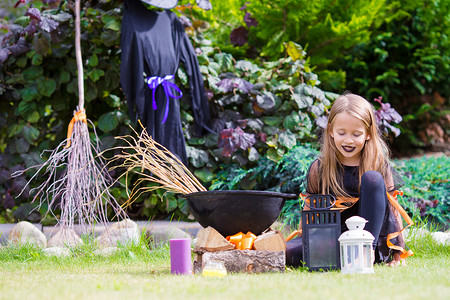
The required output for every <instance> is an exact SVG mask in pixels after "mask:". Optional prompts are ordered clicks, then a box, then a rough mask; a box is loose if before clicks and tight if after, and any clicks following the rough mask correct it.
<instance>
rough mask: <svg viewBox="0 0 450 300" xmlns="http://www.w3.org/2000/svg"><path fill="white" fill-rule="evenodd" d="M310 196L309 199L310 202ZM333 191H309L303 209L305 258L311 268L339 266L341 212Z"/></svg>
mask: <svg viewBox="0 0 450 300" xmlns="http://www.w3.org/2000/svg"><path fill="white" fill-rule="evenodd" d="M308 199H309V203H308ZM335 203H336V199H335V198H334V197H333V196H332V195H315V194H314V195H309V196H308V197H307V198H306V201H305V205H306V206H308V207H309V210H303V211H302V229H303V261H304V262H305V267H307V268H309V269H310V270H312V271H314V270H335V269H340V267H341V266H340V258H339V241H338V238H339V236H340V234H341V212H340V211H339V210H337V209H331V208H332V206H333V205H334V204H335Z"/></svg>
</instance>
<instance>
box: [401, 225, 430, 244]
mask: <svg viewBox="0 0 450 300" xmlns="http://www.w3.org/2000/svg"><path fill="white" fill-rule="evenodd" d="M429 234H430V232H429V231H428V230H426V229H425V228H423V227H419V228H416V227H412V228H407V229H406V230H405V231H403V237H404V238H405V241H411V240H412V239H422V238H424V237H426V236H427V235H429Z"/></svg>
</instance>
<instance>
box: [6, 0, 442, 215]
mask: <svg viewBox="0 0 450 300" xmlns="http://www.w3.org/2000/svg"><path fill="white" fill-rule="evenodd" d="M14 3H15V2H13V1H9V6H6V7H7V9H6V10H4V11H3V12H6V14H5V17H4V18H3V19H2V21H1V22H2V23H1V25H2V27H1V29H0V30H1V48H0V62H1V63H2V68H1V69H0V97H1V101H0V106H1V114H0V125H2V126H1V127H0V128H1V129H0V131H1V135H0V193H1V194H2V198H1V199H0V216H1V218H2V220H3V221H12V220H14V219H20V218H30V216H31V215H29V214H28V212H29V211H30V210H31V209H32V208H33V204H30V203H29V202H30V199H31V197H30V195H29V190H28V189H25V190H24V191H23V193H22V194H21V196H20V197H17V196H18V195H19V193H20V192H21V191H22V189H23V187H24V186H25V183H26V181H27V180H28V178H29V176H30V175H31V173H28V174H27V176H28V177H18V178H14V179H12V178H11V177H10V174H11V173H12V172H13V171H17V170H20V169H24V168H26V167H30V166H32V165H35V164H39V163H40V162H42V160H44V159H46V155H47V154H46V153H45V152H43V151H44V150H46V149H53V148H54V147H55V146H56V145H57V144H59V143H60V142H61V141H63V140H64V139H65V138H66V132H67V125H68V123H69V121H70V119H71V118H72V115H73V110H75V109H76V104H77V102H78V95H77V92H78V91H77V88H76V87H77V83H76V65H75V55H74V42H73V40H74V30H73V12H72V10H71V6H72V2H71V1H67V0H42V1H38V0H33V1H31V3H32V5H33V6H32V7H30V6H29V5H28V8H31V9H28V8H26V7H25V6H23V5H19V6H18V7H17V8H15V9H14V8H12V6H13V5H14ZM211 3H212V4H213V9H212V10H211V11H205V10H203V9H200V8H199V7H198V6H197V5H196V4H195V1H180V4H181V6H179V7H178V8H177V9H176V10H175V11H176V12H177V14H178V15H179V16H180V19H181V20H182V21H183V22H184V23H185V26H186V31H187V33H188V34H189V36H190V37H191V41H192V43H193V45H194V47H195V48H196V49H197V51H198V60H199V64H200V68H201V71H202V74H203V76H204V83H205V87H206V88H207V92H208V97H209V101H210V107H211V114H212V116H213V121H214V122H213V123H214V130H215V131H216V134H209V135H205V136H202V137H198V136H195V135H194V134H193V132H192V130H191V127H192V124H193V117H192V114H191V111H190V104H189V100H188V99H187V98H184V99H181V106H182V110H181V115H182V120H183V127H184V131H185V136H186V141H187V145H188V149H187V150H188V156H189V162H190V168H191V170H192V171H193V172H194V174H195V175H196V176H197V177H198V178H199V179H200V180H201V181H202V182H203V184H204V185H205V186H207V187H208V188H226V187H228V188H246V189H247V188H249V189H250V188H253V189H274V190H282V191H286V192H287V191H291V192H297V191H299V190H301V188H302V185H301V182H302V181H301V177H302V176H304V173H302V172H304V167H305V166H306V165H307V163H308V162H309V159H311V157H312V156H314V155H313V154H314V153H315V151H316V150H315V149H317V142H318V139H317V138H318V133H319V132H320V129H319V127H320V126H319V125H318V124H317V122H318V121H320V120H321V119H322V117H324V116H326V113H327V110H328V108H329V107H330V105H331V103H332V101H333V100H334V99H335V97H336V96H337V94H339V93H342V92H343V91H344V90H345V89H348V88H350V89H351V90H352V91H354V92H358V93H360V94H362V95H364V96H366V97H367V99H369V100H372V99H373V98H375V97H378V96H383V99H384V100H383V102H391V103H392V106H393V107H394V108H396V109H397V108H399V111H400V112H401V114H402V116H403V119H404V120H405V122H403V123H400V129H401V130H402V134H401V135H400V138H398V139H395V140H394V138H393V136H392V135H391V136H390V138H391V142H393V144H395V143H397V142H398V141H400V143H401V144H400V147H398V148H400V150H401V151H402V152H403V151H405V149H409V148H410V147H411V145H416V146H417V145H419V146H421V147H427V146H430V145H433V144H444V145H445V143H448V126H447V125H448V122H449V121H450V120H448V118H446V116H447V115H448V84H445V83H446V78H448V57H449V56H448V39H447V37H448V32H447V31H448V28H449V26H446V24H447V25H448V17H446V14H445V12H446V11H447V12H448V3H447V2H445V1H438V0H435V1H431V0H430V1H425V0H424V1H403V0H401V1H400V0H399V1H384V0H373V1H357V0H352V1H351V0H347V1H344V0H341V1H328V0H322V1H315V2H311V1H303V0H295V1H294V0H290V1H289V0H288V1H278V0H275V1H250V2H246V1H240V0H239V1H238V0H232V1H211ZM446 3H447V4H446ZM82 5H83V6H82V12H83V15H82V33H83V35H82V52H83V58H84V60H85V63H84V68H85V70H84V72H85V74H84V77H85V89H86V91H85V93H86V95H85V97H86V111H87V116H88V118H89V119H90V120H92V121H93V123H94V125H95V128H96V130H97V134H98V136H99V138H100V141H101V143H102V147H103V149H110V148H111V147H114V146H117V142H116V140H115V139H114V137H115V136H118V135H124V134H129V132H130V129H129V127H128V125H130V120H129V118H128V113H127V106H126V99H124V96H123V92H122V91H121V89H120V86H119V68H120V44H119V42H120V40H119V37H120V23H121V15H122V11H121V9H122V2H121V1H120V0H99V1H95V0H94V1H82ZM447 15H448V14H447ZM440 29H444V30H440ZM445 30H447V31H445ZM369 70H370V72H368V71H369ZM176 75H177V80H178V84H179V86H181V87H182V88H183V89H184V92H185V93H184V94H185V95H188V89H189V87H188V86H187V78H186V75H185V73H184V71H183V68H180V69H179V71H178V73H177V74H176ZM319 78H320V80H319ZM374 103H375V102H374ZM375 104H376V103H375ZM411 104H412V105H411ZM401 110H403V111H401ZM131 125H133V126H135V128H138V127H137V126H136V124H131ZM446 126H447V127H446ZM430 128H431V129H430ZM93 129H94V128H92V130H93ZM416 130H418V132H419V133H421V134H422V133H423V134H422V135H416V134H415V133H416ZM433 130H434V131H433ZM305 143H306V144H305ZM305 145H307V146H305ZM41 153H43V155H42V157H41V156H40V155H41ZM112 154H113V153H112V152H111V153H110V155H112ZM298 164H300V165H301V166H299V165H298ZM274 174H276V176H274ZM112 175H113V177H114V174H112ZM227 178H228V179H231V181H227ZM238 178H239V179H241V180H240V181H239V182H238V181H237V179H238ZM129 180H130V181H132V180H134V179H133V178H129ZM38 184H39V180H37V181H36V182H34V183H33V185H38ZM211 184H212V187H211V186H210V185H211ZM112 192H113V194H114V195H115V196H116V197H117V198H118V200H119V201H125V200H126V199H127V195H126V192H125V191H124V189H123V188H122V187H120V186H115V187H113V189H112ZM433 199H434V198H433ZM433 201H434V200H433ZM442 201H443V200H439V205H441V204H443V202H442ZM289 205H291V206H289ZM289 205H287V206H286V207H287V209H288V210H289V207H293V206H294V205H296V204H294V203H291V204H289ZM445 207H447V206H444V208H445ZM19 208H20V209H19ZM46 209H47V208H46V207H43V208H42V209H41V212H42V213H43V212H44V211H46ZM21 211H22V212H21ZM129 213H130V216H132V217H134V218H145V219H148V218H151V217H156V218H183V219H184V218H186V217H187V216H188V213H189V212H188V207H187V205H186V202H185V200H184V199H179V198H178V197H176V196H175V195H172V194H168V193H166V194H164V193H162V192H161V193H154V194H151V195H147V196H146V197H141V198H140V199H139V201H137V202H136V203H135V204H134V205H133V206H132V207H130V208H129ZM38 217H39V216H37V217H36V218H38ZM50 219H51V218H50ZM2 220H0V221H2ZM50 221H51V220H50Z"/></svg>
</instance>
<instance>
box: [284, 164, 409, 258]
mask: <svg viewBox="0 0 450 300" xmlns="http://www.w3.org/2000/svg"><path fill="white" fill-rule="evenodd" d="M320 163H321V162H320V159H316V160H315V161H314V162H313V163H312V164H311V166H310V167H309V169H308V172H307V175H306V176H305V180H306V182H305V186H306V192H307V193H308V194H320V191H321V185H320V175H319V165H320ZM341 167H342V168H340V169H339V171H340V174H339V175H340V177H341V178H342V186H343V188H344V190H345V192H346V193H347V194H348V195H349V197H336V203H335V205H334V207H335V208H337V209H340V210H341V232H344V231H347V230H348V229H347V226H346V224H345V220H347V219H348V218H349V217H351V216H355V215H362V213H363V212H362V207H361V206H362V202H361V201H362V200H361V198H362V196H363V195H362V194H363V193H362V192H363V190H365V189H366V188H367V189H368V190H370V186H374V187H377V188H378V189H379V192H377V193H375V192H366V193H364V206H365V209H364V211H365V213H367V214H368V215H369V217H366V216H364V217H366V218H367V219H368V220H372V221H373V223H378V224H381V228H380V231H379V232H378V234H374V233H373V232H371V233H372V234H374V236H375V241H374V245H373V246H374V250H375V261H376V262H388V261H389V260H390V259H392V255H393V253H394V251H396V252H398V253H400V256H401V258H406V257H408V256H411V255H412V254H413V253H412V251H411V250H409V249H408V248H407V246H406V244H405V241H404V239H403V234H402V232H403V230H404V228H403V222H402V218H403V219H404V220H405V221H406V223H407V224H408V226H409V225H411V224H412V220H411V219H410V218H409V216H408V215H407V213H406V212H405V210H404V209H403V208H402V207H401V206H400V204H398V201H397V199H396V198H395V196H392V195H397V194H400V193H399V192H398V189H399V188H401V187H402V186H403V185H404V182H403V180H402V179H401V177H400V175H399V174H398V173H397V172H396V171H395V169H393V168H390V172H389V176H390V177H391V179H392V180H390V181H391V184H390V186H387V187H385V182H384V179H383V177H382V176H381V174H379V173H378V172H374V171H369V172H367V173H365V174H364V175H363V177H366V178H368V180H366V181H364V183H363V181H362V179H361V184H360V179H359V169H358V168H359V167H357V166H344V165H342V166H341ZM375 173H377V174H378V175H379V178H378V179H377V176H376V174H375ZM331 194H332V195H335V193H334V192H333V191H331ZM305 201H306V202H308V199H305ZM380 203H385V211H384V212H383V213H381V214H380V215H378V216H376V215H375V214H376V212H377V208H376V207H372V206H376V205H379V204H380ZM378 213H379V211H378ZM368 225H375V224H368ZM366 227H367V230H368V231H371V230H370V229H369V227H368V226H366ZM301 233H302V231H301V230H296V231H294V232H293V233H292V234H291V235H290V236H289V237H288V238H287V240H288V243H287V250H286V264H287V265H291V266H300V265H301V261H302V245H303V242H302V238H296V239H292V240H291V238H292V237H294V236H296V235H301Z"/></svg>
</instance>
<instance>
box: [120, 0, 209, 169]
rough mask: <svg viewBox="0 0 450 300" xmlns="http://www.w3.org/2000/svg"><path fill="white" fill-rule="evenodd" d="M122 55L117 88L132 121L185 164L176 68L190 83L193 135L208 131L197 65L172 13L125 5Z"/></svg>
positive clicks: (134, 0) (130, 1)
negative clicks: (123, 98) (194, 132)
mask: <svg viewBox="0 0 450 300" xmlns="http://www.w3.org/2000/svg"><path fill="white" fill-rule="evenodd" d="M121 49H122V57H121V58H122V62H121V67H120V83H121V86H122V88H123V90H124V92H125V95H126V98H127V101H128V109H129V113H130V116H131V117H132V118H133V119H134V121H136V119H137V118H139V119H140V120H141V122H142V123H143V125H144V126H145V127H146V129H147V132H148V133H149V135H151V136H152V137H153V138H154V139H155V140H156V141H157V142H158V143H160V144H162V145H163V146H165V147H166V148H167V149H168V150H169V151H170V152H172V153H173V154H175V155H176V156H178V157H179V158H180V160H181V161H182V162H183V163H184V164H186V163H187V156H186V144H185V140H184V135H183V128H182V124H181V118H180V104H179V100H178V98H180V97H181V91H180V89H179V88H178V87H177V86H176V85H175V81H174V77H175V76H174V75H175V73H176V71H177V69H178V67H179V64H180V62H182V63H183V65H184V69H185V71H186V73H187V75H188V77H189V85H190V94H191V99H192V102H191V106H192V110H193V114H194V121H195V124H196V133H197V134H200V133H201V132H202V130H203V129H205V128H207V124H208V122H209V106H208V100H207V97H206V93H205V89H204V85H203V78H202V75H201V73H200V68H199V65H198V60H197V57H196V54H195V51H194V48H193V46H192V44H191V42H190V40H189V38H188V36H187V35H186V33H185V30H184V27H183V25H182V24H181V22H180V21H179V19H178V17H177V15H176V14H175V13H173V12H172V11H170V10H162V11H158V10H150V9H147V7H145V6H144V5H143V4H142V3H141V2H140V1H139V0H125V1H124V14H123V19H122V33H121ZM144 74H146V75H145V76H147V77H144Z"/></svg>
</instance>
